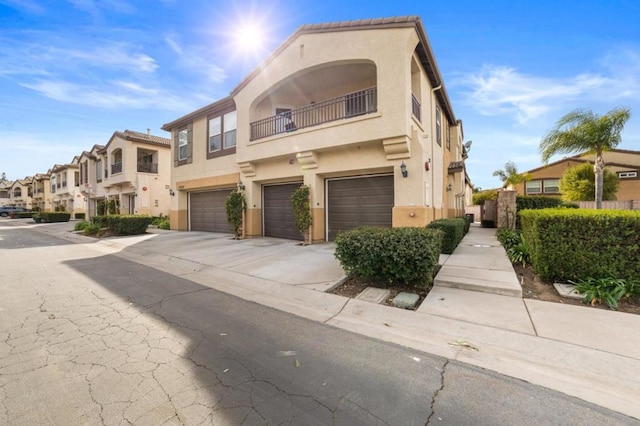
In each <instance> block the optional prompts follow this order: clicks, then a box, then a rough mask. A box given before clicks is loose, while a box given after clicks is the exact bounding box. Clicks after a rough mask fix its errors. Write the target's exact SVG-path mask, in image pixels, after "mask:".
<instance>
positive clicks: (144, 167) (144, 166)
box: [138, 162, 158, 173]
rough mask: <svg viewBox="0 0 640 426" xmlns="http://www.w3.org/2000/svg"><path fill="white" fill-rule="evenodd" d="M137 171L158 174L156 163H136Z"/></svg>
mask: <svg viewBox="0 0 640 426" xmlns="http://www.w3.org/2000/svg"><path fill="white" fill-rule="evenodd" d="M138 171H139V172H141V173H158V163H146V162H141V163H138Z"/></svg>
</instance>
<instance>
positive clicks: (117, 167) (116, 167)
mask: <svg viewBox="0 0 640 426" xmlns="http://www.w3.org/2000/svg"><path fill="white" fill-rule="evenodd" d="M116 173H122V161H118V162H117V163H113V164H112V165H111V174H112V175H115V174H116Z"/></svg>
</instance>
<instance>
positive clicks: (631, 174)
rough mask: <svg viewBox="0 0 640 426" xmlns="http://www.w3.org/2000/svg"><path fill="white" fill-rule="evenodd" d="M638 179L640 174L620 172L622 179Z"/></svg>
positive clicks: (619, 176) (619, 175)
mask: <svg viewBox="0 0 640 426" xmlns="http://www.w3.org/2000/svg"><path fill="white" fill-rule="evenodd" d="M635 177H638V172H619V173H618V178H620V179H629V178H635Z"/></svg>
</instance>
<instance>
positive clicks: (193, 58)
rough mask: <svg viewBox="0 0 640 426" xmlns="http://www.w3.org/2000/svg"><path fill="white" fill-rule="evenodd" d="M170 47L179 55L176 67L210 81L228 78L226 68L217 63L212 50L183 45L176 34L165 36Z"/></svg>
mask: <svg viewBox="0 0 640 426" xmlns="http://www.w3.org/2000/svg"><path fill="white" fill-rule="evenodd" d="M164 40H165V42H166V43H167V45H168V46H169V48H170V49H171V50H172V51H173V53H175V54H176V55H177V57H178V58H177V60H176V61H175V63H176V67H177V68H179V69H180V70H183V71H185V72H188V73H191V74H196V75H200V76H202V77H204V78H206V79H207V80H208V81H209V82H211V83H214V84H218V83H222V82H223V81H225V80H226V78H227V74H226V72H225V70H224V69H223V68H221V67H219V66H218V65H216V59H215V58H214V57H213V55H212V54H211V51H210V50H207V49H205V48H204V47H201V46H192V45H187V46H183V45H181V44H180V42H179V40H177V37H176V36H175V35H168V36H166V37H165V39H164Z"/></svg>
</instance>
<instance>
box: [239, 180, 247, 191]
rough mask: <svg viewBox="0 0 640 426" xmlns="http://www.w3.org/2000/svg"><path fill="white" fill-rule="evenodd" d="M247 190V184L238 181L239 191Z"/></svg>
mask: <svg viewBox="0 0 640 426" xmlns="http://www.w3.org/2000/svg"><path fill="white" fill-rule="evenodd" d="M244 190H245V186H244V183H242V181H239V182H238V191H244Z"/></svg>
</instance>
